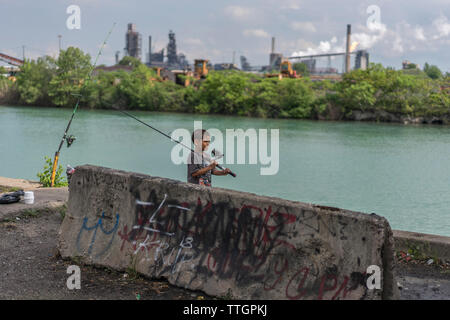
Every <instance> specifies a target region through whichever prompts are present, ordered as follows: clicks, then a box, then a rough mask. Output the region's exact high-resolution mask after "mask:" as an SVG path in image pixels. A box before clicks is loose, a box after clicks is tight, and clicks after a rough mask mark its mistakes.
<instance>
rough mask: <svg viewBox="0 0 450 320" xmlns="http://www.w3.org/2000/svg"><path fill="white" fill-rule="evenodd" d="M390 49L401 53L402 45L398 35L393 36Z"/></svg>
mask: <svg viewBox="0 0 450 320" xmlns="http://www.w3.org/2000/svg"><path fill="white" fill-rule="evenodd" d="M392 45H393V46H392V49H393V50H394V51H396V52H398V53H403V51H404V50H403V45H402V38H400V36H398V35H397V37H396V38H395V40H394V42H393V44H392Z"/></svg>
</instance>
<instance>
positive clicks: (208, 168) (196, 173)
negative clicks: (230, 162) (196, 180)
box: [192, 161, 217, 177]
mask: <svg viewBox="0 0 450 320" xmlns="http://www.w3.org/2000/svg"><path fill="white" fill-rule="evenodd" d="M216 165H217V162H215V161H214V162H213V163H211V164H210V165H209V166H207V167H204V168H201V169H199V170H197V171H195V172H193V173H192V176H193V177H197V176H201V175H202V174H205V173H206V172H208V171H209V170H212V172H214V171H217V170H214V168H215V167H216Z"/></svg>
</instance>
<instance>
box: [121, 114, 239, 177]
mask: <svg viewBox="0 0 450 320" xmlns="http://www.w3.org/2000/svg"><path fill="white" fill-rule="evenodd" d="M113 109H115V110H117V111H119V112H122V113H123V114H125V115H127V116H129V117H130V118H133V119H134V120H136V121H138V122H140V123H142V124H143V125H146V126H147V127H149V128H151V129H153V130H155V131H156V132H159V133H160V134H162V135H163V136H165V137H167V138H169V139H170V140H172V141H173V142H175V143H178V144H179V145H181V146H183V147H185V148H186V149H188V150H190V151H191V152H194V153H196V152H195V151H194V150H193V149H191V148H190V147H188V146H187V145H185V144H183V143H182V142H180V141H178V140H176V139H173V138H172V137H171V136H169V135H168V134H165V133H164V132H162V131H160V130H158V129H156V128H155V127H152V126H151V125H149V124H148V123H145V122H144V121H142V120H140V119H138V118H136V117H135V116H133V115H132V114H130V113H128V112H126V111H123V110H121V109H118V108H116V107H113ZM213 152H214V153H216V152H217V151H215V150H213ZM217 153H218V158H219V157H220V156H222V157H223V155H222V154H220V155H219V152H217ZM216 167H218V168H219V169H222V170H224V168H223V167H222V166H220V165H219V164H217V165H216ZM228 174H230V175H231V176H233V177H234V178H236V174H235V173H234V172H232V171H230V172H229V173H228Z"/></svg>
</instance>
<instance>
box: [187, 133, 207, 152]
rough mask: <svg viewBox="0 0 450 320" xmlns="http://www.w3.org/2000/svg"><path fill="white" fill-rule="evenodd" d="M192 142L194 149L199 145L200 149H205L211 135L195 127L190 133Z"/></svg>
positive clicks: (197, 148)
mask: <svg viewBox="0 0 450 320" xmlns="http://www.w3.org/2000/svg"><path fill="white" fill-rule="evenodd" d="M192 142H193V143H194V145H195V149H196V150H199V149H200V147H201V148H202V151H205V150H207V149H208V147H209V144H210V142H211V136H210V135H209V132H208V131H206V130H205V129H197V130H195V131H194V132H193V133H192Z"/></svg>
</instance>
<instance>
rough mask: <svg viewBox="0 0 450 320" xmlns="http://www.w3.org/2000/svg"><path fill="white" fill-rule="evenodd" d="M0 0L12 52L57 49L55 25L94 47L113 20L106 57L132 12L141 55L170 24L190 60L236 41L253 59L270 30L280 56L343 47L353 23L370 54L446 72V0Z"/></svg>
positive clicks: (159, 41) (449, 52)
mask: <svg viewBox="0 0 450 320" xmlns="http://www.w3.org/2000/svg"><path fill="white" fill-rule="evenodd" d="M70 5H78V6H79V7H80V9H81V29H79V30H77V29H74V30H70V29H68V28H67V26H66V20H67V19H68V18H69V14H67V13H66V10H67V7H68V6H70ZM0 8H1V11H0V12H1V13H2V15H1V16H2V17H1V19H0V26H1V28H2V29H1V30H2V32H1V34H0V39H1V42H0V52H1V53H6V54H11V55H13V56H16V57H18V58H21V57H22V46H25V56H26V57H28V58H36V57H38V56H40V55H43V54H49V55H56V54H57V52H58V34H61V35H62V46H63V49H65V48H67V47H68V46H76V47H79V48H81V49H82V50H83V51H85V52H88V53H89V54H91V56H95V55H96V54H97V51H98V49H99V47H100V45H101V43H102V42H103V40H104V38H105V36H106V34H107V33H108V31H109V29H110V28H111V26H112V25H113V22H116V23H117V25H116V27H115V29H114V30H113V33H112V35H111V37H110V39H109V42H108V44H107V46H106V48H105V49H104V52H103V56H102V57H101V58H100V60H99V64H102V63H104V64H107V65H111V64H113V63H114V54H115V52H116V51H120V52H121V57H122V55H123V48H124V46H125V32H126V28H127V23H129V22H133V23H135V24H136V27H137V30H138V31H139V32H140V33H141V34H142V39H143V55H146V54H147V52H148V36H149V35H151V36H152V37H153V46H152V47H153V50H160V49H162V48H163V47H166V46H167V42H168V32H169V30H173V31H174V32H175V33H176V39H177V47H178V52H183V53H184V54H186V56H187V58H188V60H190V61H191V62H192V61H193V59H195V58H207V59H210V60H211V61H212V62H214V63H217V62H231V60H232V57H233V51H235V52H236V62H239V56H240V55H245V56H246V57H247V58H248V60H249V62H250V64H251V65H266V64H268V62H269V52H270V47H271V37H272V36H275V37H276V51H277V52H281V53H283V55H284V56H291V55H293V54H308V53H311V54H313V53H325V52H342V51H343V50H344V47H345V32H346V25H347V24H351V25H352V32H353V37H352V40H353V41H357V42H358V43H359V44H358V48H359V49H367V50H368V51H369V54H370V60H371V61H372V62H381V63H382V64H383V65H385V66H392V67H394V68H396V69H399V68H401V62H402V60H405V59H407V60H410V61H412V62H415V63H418V64H420V65H421V66H423V64H424V63H425V62H428V63H430V64H435V65H438V66H439V67H440V68H441V69H442V70H443V71H449V72H450V0H427V1H423V0H370V1H365V0H339V1H336V0H241V1H234V0H230V1H216V0H194V1H187V0H164V1H162V0H161V1H156V0H154V1H153V0H140V1H139V0H127V1H117V0H116V1H114V0H70V1H66V0H40V1H31V0H0ZM378 8H379V11H378ZM378 13H379V14H378Z"/></svg>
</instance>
